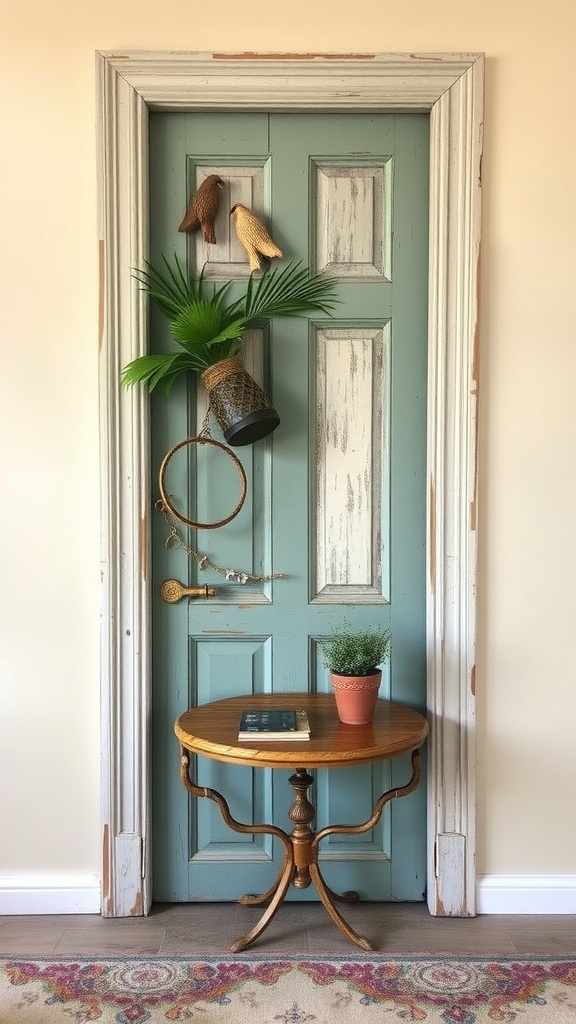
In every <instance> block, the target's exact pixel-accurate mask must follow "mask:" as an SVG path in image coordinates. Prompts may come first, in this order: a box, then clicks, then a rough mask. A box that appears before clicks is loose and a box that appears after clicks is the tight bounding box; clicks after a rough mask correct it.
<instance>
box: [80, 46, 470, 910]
mask: <svg viewBox="0 0 576 1024" xmlns="http://www.w3.org/2000/svg"><path fill="white" fill-rule="evenodd" d="M483 73H484V61H483V56H482V54H478V53H471V54H430V53H426V54H412V55H408V54H353V55H350V56H347V55H345V54H342V55H338V54H331V55H327V54H301V55H299V54H285V55H278V54H272V55H270V56H267V55H266V54H230V53H213V54H208V53H174V52H166V53H164V52H158V53H156V52H137V51H134V52H128V53H125V54H122V55H118V54H114V53H108V52H99V53H98V54H97V86H98V88H97V93H98V95H97V99H98V144H99V172H98V182H99V239H100V295H101V301H100V346H101V378H100V381H101V453H102V454H101V474H102V581H103V612H102V721H103V757H102V763H103V778H102V787H103V846H104V859H103V880H102V881H103V905H102V912H103V914H104V915H106V916H113V917H114V916H116V917H121V916H128V915H138V914H142V913H146V912H147V910H148V909H149V907H150V904H151V901H152V896H153V894H152V889H151V885H152V882H151V878H152V874H151V865H150V853H149V851H150V849H151V842H150V838H151V829H152V827H153V822H152V818H151V800H150V788H151V787H150V739H149V736H150V728H149V725H150V716H151V713H152V709H151V678H150V676H151V668H150V665H151V662H150V645H151V619H150V557H151V553H150V541H149V538H150V524H149V516H150V511H149V494H150V460H149V429H150V425H149V406H148V399H147V397H146V396H145V394H144V393H143V390H142V389H138V388H134V389H131V390H129V391H122V390H121V389H120V385H119V376H120V370H121V367H122V366H123V365H124V364H125V363H127V362H128V361H129V360H131V359H134V358H135V357H136V356H139V355H142V354H143V353H145V352H146V351H147V349H148V339H147V332H146V309H145V302H144V298H143V296H142V293H141V292H140V291H139V290H138V287H137V285H136V283H135V282H134V280H133V278H132V277H131V268H132V267H136V266H140V265H141V262H142V259H143V257H145V256H147V254H148V153H147V124H148V111H149V110H150V109H154V110H214V111H216V110H238V111H242V110H266V111H297V112H298V111H355V110H357V111H364V112H365V111H372V110H374V111H379V112H384V111H389V112H394V111H396V112H398V111H401V112H406V111H429V112H430V122H431V139H430V270H429V372H428V377H429V384H428V466H427V474H428V509H427V521H428V543H427V548H428V553H427V650H428V658H427V665H428V667H427V695H428V696H427V703H428V710H429V716H430V725H431V738H430V743H429V752H428V836H429V839H428V905H429V908H430V912H431V913H432V914H439V915H444V914H447V915H459V916H468V915H472V914H474V913H475V883H476V873H475V701H474V679H475V643H476V609H475V577H476V510H477V501H476V426H477V424H476V419H477V387H478V381H477V338H478V325H477V320H478V294H477V288H478V284H477V281H478V264H479V250H480V160H481V148H482V117H483ZM175 770H176V764H175Z"/></svg>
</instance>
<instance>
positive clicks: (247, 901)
mask: <svg viewBox="0 0 576 1024" xmlns="http://www.w3.org/2000/svg"><path fill="white" fill-rule="evenodd" d="M285 869H286V858H285V859H284V863H283V865H282V867H281V869H280V874H279V875H278V877H277V878H275V879H274V881H273V882H272V885H271V886H270V888H269V889H266V892H262V893H258V894H253V893H249V892H247V893H245V894H244V896H241V897H240V899H239V900H238V902H239V903H241V904H242V906H243V907H261V906H262V905H263V904H264V903H269V902H270V900H271V899H272V898H273V896H274V893H275V892H276V890H277V888H278V886H279V885H280V882H281V879H282V876H283V875H284V871H285ZM290 881H292V878H291V879H290Z"/></svg>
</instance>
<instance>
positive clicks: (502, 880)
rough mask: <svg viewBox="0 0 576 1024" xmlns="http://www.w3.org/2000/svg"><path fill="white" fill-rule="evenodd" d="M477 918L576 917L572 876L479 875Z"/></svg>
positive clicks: (575, 878) (575, 891)
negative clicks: (501, 915)
mask: <svg viewBox="0 0 576 1024" xmlns="http://www.w3.org/2000/svg"><path fill="white" fill-rule="evenodd" d="M476 911H477V913H478V914H576V875H479V876H478V878H477V880H476Z"/></svg>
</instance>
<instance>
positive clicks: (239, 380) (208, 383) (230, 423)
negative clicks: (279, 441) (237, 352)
mask: <svg viewBox="0 0 576 1024" xmlns="http://www.w3.org/2000/svg"><path fill="white" fill-rule="evenodd" d="M202 382H203V384H204V387H205V388H206V390H207V392H208V394H209V395H210V404H211V406H212V408H213V410H214V414H215V416H216V419H217V420H218V423H219V424H220V427H221V428H222V433H223V434H224V437H225V438H226V441H227V442H228V444H230V445H233V446H235V447H239V446H241V445H245V444H252V443H253V442H254V441H259V440H260V438H261V437H266V435H267V434H271V433H272V431H273V430H275V429H276V427H277V426H278V424H279V423H280V417H279V415H278V413H277V412H276V409H274V408H273V407H272V406H271V405H270V402H269V401H268V399H267V397H266V395H265V394H264V392H263V391H262V388H261V387H260V386H259V385H258V384H257V383H256V381H255V380H254V378H253V377H251V376H250V374H249V373H248V372H247V371H246V370H245V369H244V365H243V363H242V360H241V359H234V358H230V359H221V360H220V362H219V363H215V364H214V366H209V367H208V369H207V370H204V373H203V374H202Z"/></svg>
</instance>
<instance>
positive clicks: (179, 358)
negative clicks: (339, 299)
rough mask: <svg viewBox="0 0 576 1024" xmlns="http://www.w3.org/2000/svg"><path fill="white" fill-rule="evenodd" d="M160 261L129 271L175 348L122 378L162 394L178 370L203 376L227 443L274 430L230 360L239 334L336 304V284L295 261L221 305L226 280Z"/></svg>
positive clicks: (275, 419) (260, 400)
mask: <svg viewBox="0 0 576 1024" xmlns="http://www.w3.org/2000/svg"><path fill="white" fill-rule="evenodd" d="M163 259H164V265H165V269H164V270H158V269H157V268H155V267H153V266H152V264H151V263H148V262H147V261H146V267H147V269H146V270H140V271H135V273H134V276H135V277H136V279H137V280H138V281H139V282H140V285H141V287H142V289H143V290H144V291H145V292H146V293H147V295H149V297H150V298H151V299H152V301H153V302H154V303H155V304H156V305H157V306H158V307H159V308H160V309H161V310H162V312H163V313H165V314H166V316H167V317H168V320H169V322H170V332H171V334H172V337H173V338H174V341H175V342H176V343H177V344H178V345H179V346H180V349H181V351H179V352H173V353H170V354H164V355H160V354H159V355H146V356H139V358H138V359H134V360H132V362H131V363H128V364H127V366H125V367H124V369H123V371H122V383H123V384H124V385H125V386H129V385H131V384H137V383H143V384H147V385H148V388H149V390H150V391H152V390H153V389H154V388H155V387H157V385H158V384H160V385H161V386H162V387H163V388H164V390H165V391H166V392H168V391H169V390H170V388H171V387H172V384H173V383H174V381H175V380H176V378H177V377H179V376H180V375H181V374H183V373H197V374H200V376H201V377H202V381H203V383H204V384H205V386H206V388H207V390H208V392H209V394H210V403H211V406H212V408H213V409H214V412H215V414H216V418H217V420H218V422H219V424H220V426H221V427H222V430H223V432H224V437H225V438H226V440H227V441H228V442H229V443H230V444H234V445H244V444H250V443H251V442H252V441H256V440H258V439H259V438H261V437H264V436H265V435H266V434H269V433H270V432H271V431H272V430H274V429H275V428H276V427H277V426H278V424H279V422H280V417H279V416H278V413H277V412H276V410H275V409H274V408H273V407H272V405H271V404H270V402H269V401H268V398H267V397H266V395H265V394H264V392H263V391H262V389H261V388H260V386H259V385H258V384H257V383H256V381H255V380H253V378H252V377H251V376H250V375H249V374H248V373H247V372H246V370H245V369H244V367H243V365H242V363H241V361H240V360H238V359H237V358H236V356H237V355H238V352H239V351H240V348H241V345H242V336H243V334H244V332H245V331H247V330H249V329H251V328H253V327H255V326H256V325H257V324H259V323H261V322H262V321H263V320H270V319H272V318H273V317H280V316H290V317H291V316H299V315H301V314H303V313H309V312H322V313H326V314H327V313H329V312H330V310H331V309H332V306H333V304H334V302H335V298H334V282H333V281H332V280H330V279H329V278H326V277H320V276H317V275H316V276H314V275H311V274H310V272H309V270H308V269H307V268H306V267H304V266H302V264H301V263H300V262H294V261H293V262H292V263H289V264H288V265H287V266H286V267H283V268H282V269H276V270H273V271H272V272H270V273H268V274H265V275H263V276H262V277H259V278H256V277H254V276H253V275H251V276H250V278H249V280H248V284H247V286H246V293H245V295H244V296H242V297H241V298H239V299H236V300H235V301H234V302H227V301H226V296H227V293H228V290H229V288H230V282H227V283H226V284H224V285H222V286H221V287H219V288H217V287H216V286H215V285H212V286H210V285H208V284H207V282H206V281H205V280H204V274H203V272H202V273H201V274H200V276H199V277H196V278H188V277H187V276H186V275H185V273H184V271H183V269H182V266H181V264H180V262H179V261H178V257H175V262H174V265H171V264H170V263H169V262H168V260H167V259H166V258H165V257H163Z"/></svg>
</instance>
